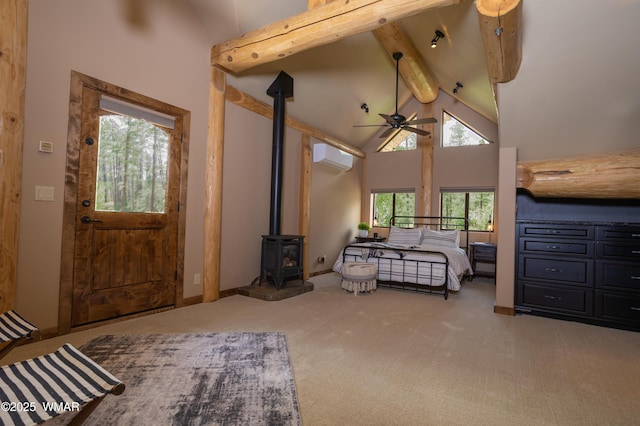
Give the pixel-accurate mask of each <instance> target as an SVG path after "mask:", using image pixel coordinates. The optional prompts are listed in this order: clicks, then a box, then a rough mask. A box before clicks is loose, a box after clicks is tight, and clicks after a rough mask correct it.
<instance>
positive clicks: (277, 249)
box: [258, 72, 304, 290]
mask: <svg viewBox="0 0 640 426" xmlns="http://www.w3.org/2000/svg"><path fill="white" fill-rule="evenodd" d="M267 94H268V95H270V96H273V98H274V106H273V148H272V155H271V204H270V218H269V235H263V236H262V259H261V262H260V280H259V281H258V282H259V283H260V284H262V282H264V280H265V279H266V278H268V277H270V278H271V279H272V280H273V282H274V283H275V286H276V289H277V290H280V287H282V284H283V283H284V282H285V281H288V280H291V279H294V278H300V279H301V280H303V265H302V263H303V262H302V259H303V258H302V247H303V245H302V242H303V240H304V237H303V236H301V235H281V234H280V227H281V221H282V219H281V209H280V207H281V204H282V164H283V158H284V131H285V126H284V118H285V112H284V107H285V104H284V103H285V100H286V98H290V97H292V96H293V79H292V78H291V77H290V76H289V75H287V74H286V73H285V72H280V74H279V75H278V77H277V78H276V79H275V81H274V82H273V83H272V84H271V86H270V87H269V89H267Z"/></svg>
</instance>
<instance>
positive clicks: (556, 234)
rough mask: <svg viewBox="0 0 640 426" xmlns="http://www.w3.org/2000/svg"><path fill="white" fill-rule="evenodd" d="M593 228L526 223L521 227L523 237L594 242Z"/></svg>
mask: <svg viewBox="0 0 640 426" xmlns="http://www.w3.org/2000/svg"><path fill="white" fill-rule="evenodd" d="M593 234H594V232H593V227H592V226H583V225H547V224H532V223H525V224H521V225H520V236H521V237H550V238H573V239H586V240H593Z"/></svg>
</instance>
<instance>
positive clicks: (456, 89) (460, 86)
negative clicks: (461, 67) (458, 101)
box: [453, 81, 464, 95]
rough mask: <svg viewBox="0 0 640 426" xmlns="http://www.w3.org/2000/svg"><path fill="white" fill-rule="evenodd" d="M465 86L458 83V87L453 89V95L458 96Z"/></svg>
mask: <svg viewBox="0 0 640 426" xmlns="http://www.w3.org/2000/svg"><path fill="white" fill-rule="evenodd" d="M463 87H464V86H463V85H462V83H460V82H459V81H456V87H454V88H453V94H454V95H457V94H458V90H460V89H462V88H463Z"/></svg>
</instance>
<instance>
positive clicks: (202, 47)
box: [16, 0, 211, 328]
mask: <svg viewBox="0 0 640 426" xmlns="http://www.w3.org/2000/svg"><path fill="white" fill-rule="evenodd" d="M122 6H123V3H122V2H119V1H118V2H114V1H101V0H59V1H55V2H51V1H46V0H34V1H30V2H29V24H28V25H29V32H28V48H27V89H26V101H25V102H26V105H25V142H24V156H23V175H22V191H23V192H22V193H23V197H22V204H21V217H20V241H19V253H18V266H17V267H18V271H17V295H16V299H17V300H16V307H17V309H18V310H19V311H20V312H21V313H22V314H24V315H26V316H27V317H28V318H29V319H30V320H32V321H33V322H35V323H36V324H38V326H39V327H42V328H49V327H54V326H55V325H56V324H57V318H58V297H59V280H60V247H61V224H62V207H63V195H64V182H65V162H66V140H67V125H68V114H69V83H70V78H71V70H75V71H78V72H81V73H83V74H87V75H90V76H92V77H96V78H99V79H101V80H104V81H106V82H109V83H112V84H115V85H118V86H120V87H124V88H127V89H130V90H133V91H135V92H138V93H141V94H143V95H146V96H150V97H152V98H156V99H159V100H161V101H163V102H166V103H169V104H173V105H176V106H178V107H181V108H184V109H186V110H189V111H191V144H190V150H189V151H190V152H189V189H188V193H187V206H186V207H187V229H186V245H187V247H188V248H187V252H186V254H185V277H193V274H194V273H196V272H202V246H203V241H202V229H203V223H202V215H203V211H204V204H203V188H204V160H205V147H206V137H207V112H208V83H209V55H210V48H211V46H210V45H209V43H208V42H207V39H206V34H204V33H203V32H201V31H199V28H198V27H197V26H194V25H193V22H194V17H193V16H192V15H191V14H192V13H193V12H192V11H191V10H190V9H189V8H185V7H184V6H183V5H182V3H181V2H158V3H157V5H155V4H154V7H153V8H151V7H149V8H145V11H146V12H147V15H145V16H146V18H147V19H146V22H147V25H146V26H145V27H134V26H131V25H130V24H129V22H128V21H127V20H126V19H125V17H124V15H123V11H124V9H123V7H122ZM167 29H170V31H168V30H167ZM40 140H46V141H50V142H53V143H54V144H55V150H54V153H53V154H43V153H39V152H37V146H38V141H40ZM36 185H46V186H53V187H54V191H55V201H53V202H43V201H34V187H35V186H36ZM192 287H193V286H192ZM185 293H186V294H185V296H189V295H190V294H192V293H189V292H185Z"/></svg>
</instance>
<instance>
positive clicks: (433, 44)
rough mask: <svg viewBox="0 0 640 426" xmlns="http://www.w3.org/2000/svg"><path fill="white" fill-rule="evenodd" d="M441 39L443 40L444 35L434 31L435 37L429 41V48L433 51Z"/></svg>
mask: <svg viewBox="0 0 640 426" xmlns="http://www.w3.org/2000/svg"><path fill="white" fill-rule="evenodd" d="M441 38H444V34H443V33H442V31H440V30H436V35H435V37H434V38H433V39H432V40H431V48H432V49H435V48H436V46H437V45H438V40H440V39H441Z"/></svg>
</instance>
